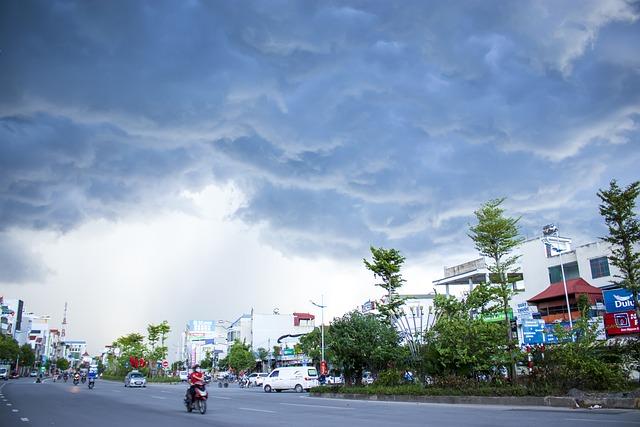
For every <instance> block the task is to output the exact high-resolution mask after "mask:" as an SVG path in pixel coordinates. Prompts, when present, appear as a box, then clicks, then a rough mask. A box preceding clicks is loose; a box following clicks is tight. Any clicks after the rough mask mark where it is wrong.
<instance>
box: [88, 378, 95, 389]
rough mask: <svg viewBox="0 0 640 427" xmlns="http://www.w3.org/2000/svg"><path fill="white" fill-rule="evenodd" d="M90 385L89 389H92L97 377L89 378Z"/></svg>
mask: <svg viewBox="0 0 640 427" xmlns="http://www.w3.org/2000/svg"><path fill="white" fill-rule="evenodd" d="M88 385H89V390H91V389H92V388H93V387H95V385H96V379H95V378H89V384H88Z"/></svg>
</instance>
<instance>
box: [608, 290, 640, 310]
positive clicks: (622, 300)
mask: <svg viewBox="0 0 640 427" xmlns="http://www.w3.org/2000/svg"><path fill="white" fill-rule="evenodd" d="M602 296H603V297H604V306H605V310H607V313H619V312H623V311H629V310H634V309H635V308H636V305H635V304H634V302H633V294H632V293H631V291H628V290H626V289H609V290H607V291H602Z"/></svg>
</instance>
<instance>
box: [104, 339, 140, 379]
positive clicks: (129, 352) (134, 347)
mask: <svg viewBox="0 0 640 427" xmlns="http://www.w3.org/2000/svg"><path fill="white" fill-rule="evenodd" d="M112 347H114V348H118V349H120V355H119V356H118V357H117V359H115V363H113V366H111V365H110V371H111V372H110V373H111V374H114V375H122V374H124V373H126V372H127V371H129V370H130V369H131V367H128V366H129V358H130V357H132V356H133V357H136V358H140V357H145V356H146V355H147V348H146V346H145V345H144V336H143V335H141V334H138V333H136V332H133V333H130V334H128V335H124V336H122V337H120V338H118V339H117V340H116V341H114V343H113V344H112Z"/></svg>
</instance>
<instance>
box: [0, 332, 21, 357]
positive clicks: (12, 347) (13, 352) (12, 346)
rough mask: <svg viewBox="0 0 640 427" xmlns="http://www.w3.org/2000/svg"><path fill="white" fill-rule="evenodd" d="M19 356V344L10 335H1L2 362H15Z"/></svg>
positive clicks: (0, 351)
mask: <svg viewBox="0 0 640 427" xmlns="http://www.w3.org/2000/svg"><path fill="white" fill-rule="evenodd" d="M19 354H20V346H18V342H17V341H16V340H14V339H13V338H11V337H10V336H8V335H2V334H0V360H3V361H7V362H15V360H16V358H17V357H18V355H19Z"/></svg>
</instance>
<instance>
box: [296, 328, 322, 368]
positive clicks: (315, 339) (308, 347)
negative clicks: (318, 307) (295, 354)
mask: <svg viewBox="0 0 640 427" xmlns="http://www.w3.org/2000/svg"><path fill="white" fill-rule="evenodd" d="M325 332H326V329H325ZM328 336H329V334H328V333H327V334H326V337H328ZM326 337H325V338H326ZM325 347H327V348H328V347H329V346H328V345H325ZM300 348H301V349H302V352H303V353H304V354H306V355H307V356H309V357H310V358H311V360H312V361H313V363H314V364H317V363H320V359H321V357H322V338H321V331H320V328H315V329H314V330H313V331H311V332H309V333H308V334H306V335H303V336H301V337H300Z"/></svg>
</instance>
